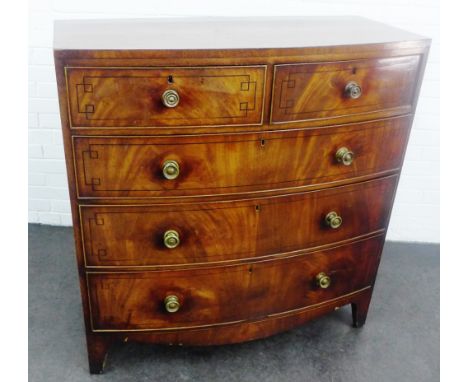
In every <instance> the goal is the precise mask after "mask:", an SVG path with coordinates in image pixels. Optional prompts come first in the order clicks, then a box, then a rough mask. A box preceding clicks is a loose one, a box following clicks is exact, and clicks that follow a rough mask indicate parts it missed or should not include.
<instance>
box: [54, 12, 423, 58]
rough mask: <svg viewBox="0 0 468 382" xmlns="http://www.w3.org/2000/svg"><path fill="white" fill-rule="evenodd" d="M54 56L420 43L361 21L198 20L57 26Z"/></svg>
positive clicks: (74, 22)
mask: <svg viewBox="0 0 468 382" xmlns="http://www.w3.org/2000/svg"><path fill="white" fill-rule="evenodd" d="M54 29H55V33H54V48H55V49H56V50H68V49H69V50H132V49H136V50H181V49H182V50H203V49H268V48H302V47H323V46H338V45H361V44H382V43H392V42H408V41H424V40H428V39H427V38H425V37H423V36H419V35H417V34H414V33H411V32H407V31H404V30H401V29H399V28H395V27H391V26H388V25H386V24H383V23H380V22H376V21H372V20H369V19H366V18H363V17H356V16H340V17H250V18H231V17H225V18H223V17H216V18H214V17H213V18H210V17H197V18H160V19H122V20H59V21H56V22H55V28H54Z"/></svg>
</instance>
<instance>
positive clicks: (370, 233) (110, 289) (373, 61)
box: [55, 17, 430, 373]
mask: <svg viewBox="0 0 468 382" xmlns="http://www.w3.org/2000/svg"><path fill="white" fill-rule="evenodd" d="M429 44H430V41H429V40H428V39H426V38H423V37H420V36H417V35H414V34H412V33H409V32H404V31H402V30H399V29H396V28H392V27H389V26H385V25H383V24H380V23H377V22H373V21H370V20H366V19H362V18H358V17H338V18H260V19H232V18H227V19H203V18H201V19H179V20H177V19H176V20H173V19H161V20H120V21H59V22H56V26H55V65H56V73H57V81H58V91H59V98H60V112H61V118H62V127H63V137H64V144H65V153H66V162H67V171H68V180H69V189H70V198H71V205H72V213H73V224H74V233H75V240H76V255H77V256H76V257H77V264H78V271H79V276H80V286H81V294H82V301H83V311H84V319H85V327H86V337H87V344H88V354H89V363H90V370H91V372H92V373H98V372H101V371H102V368H103V363H104V360H105V356H106V353H107V350H108V348H109V346H110V345H111V344H112V343H114V342H116V341H127V340H130V341H147V342H154V343H163V344H173V345H214V344H226V343H235V342H242V341H248V340H253V339H257V338H262V337H266V336H269V335H272V334H275V333H278V332H280V331H284V330H287V329H290V328H293V327H295V326H298V325H300V324H303V323H305V322H307V321H309V320H310V319H312V318H314V317H317V316H319V315H323V314H326V313H328V312H331V311H333V310H334V309H337V308H339V307H341V306H344V305H347V304H351V306H352V320H353V323H354V326H356V327H359V326H362V325H363V324H364V322H365V320H366V316H367V310H368V307H369V303H370V300H371V295H372V289H373V286H374V281H375V279H376V274H377V268H378V265H379V260H380V255H381V252H382V247H383V244H384V239H385V234H386V230H387V225H388V221H389V217H390V212H391V209H392V204H393V199H394V196H395V191H396V187H397V183H398V178H399V174H400V170H401V166H402V161H403V157H404V152H405V148H406V144H407V141H408V136H409V133H410V128H411V124H412V120H413V116H414V112H415V107H416V101H417V97H418V92H419V88H420V85H421V79H422V75H423V71H424V66H425V62H426V58H427V54H428V49H429Z"/></svg>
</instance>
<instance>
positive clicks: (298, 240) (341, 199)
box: [80, 176, 397, 266]
mask: <svg viewBox="0 0 468 382" xmlns="http://www.w3.org/2000/svg"><path fill="white" fill-rule="evenodd" d="M396 183H397V176H390V177H386V178H381V179H378V180H374V181H368V182H363V183H358V184H353V185H349V186H343V187H336V188H332V189H326V190H321V191H313V192H307V193H301V194H294V195H286V196H280V197H270V198H263V199H255V200H248V201H231V202H212V203H203V204H186V203H184V204H171V205H138V206H81V207H80V216H81V224H82V233H83V245H84V253H85V260H86V265H87V266H150V265H184V264H200V263H210V262H226V261H232V260H236V259H247V258H254V257H259V256H267V255H274V254H280V253H283V252H290V251H296V250H303V249H306V248H312V247H316V246H319V245H324V244H330V243H334V242H338V241H341V240H346V239H350V238H354V237H358V236H361V235H365V234H368V233H372V232H377V231H380V230H384V228H385V226H386V224H387V220H388V217H389V212H390V209H391V204H392V197H393V194H394V190H395V186H396Z"/></svg>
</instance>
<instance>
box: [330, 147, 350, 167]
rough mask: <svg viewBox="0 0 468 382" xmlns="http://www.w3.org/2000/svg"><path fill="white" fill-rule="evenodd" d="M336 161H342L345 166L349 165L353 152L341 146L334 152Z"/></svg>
mask: <svg viewBox="0 0 468 382" xmlns="http://www.w3.org/2000/svg"><path fill="white" fill-rule="evenodd" d="M335 158H336V160H337V162H339V163H343V164H344V165H345V166H349V165H350V164H351V163H353V159H354V153H353V152H352V151H351V150H349V149H348V148H347V147H341V148H339V149H338V151H337V152H336V154H335Z"/></svg>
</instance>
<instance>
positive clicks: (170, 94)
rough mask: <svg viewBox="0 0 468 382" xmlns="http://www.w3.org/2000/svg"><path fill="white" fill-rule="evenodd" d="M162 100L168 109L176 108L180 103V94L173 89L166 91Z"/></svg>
mask: <svg viewBox="0 0 468 382" xmlns="http://www.w3.org/2000/svg"><path fill="white" fill-rule="evenodd" d="M161 100H162V103H163V104H164V106H166V107H176V106H177V105H178V104H179V101H180V97H179V93H177V92H176V91H175V90H173V89H169V90H166V91H165V92H164V93H163V94H162V96H161Z"/></svg>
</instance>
